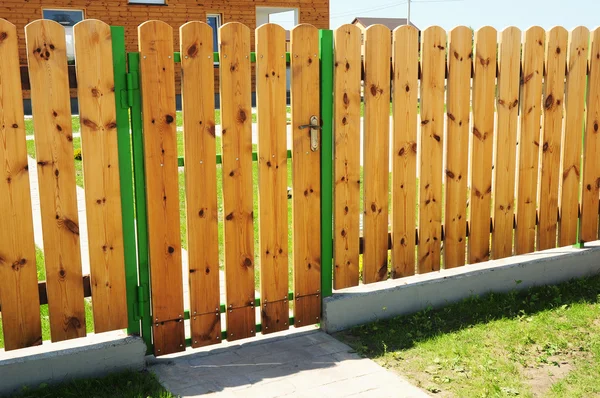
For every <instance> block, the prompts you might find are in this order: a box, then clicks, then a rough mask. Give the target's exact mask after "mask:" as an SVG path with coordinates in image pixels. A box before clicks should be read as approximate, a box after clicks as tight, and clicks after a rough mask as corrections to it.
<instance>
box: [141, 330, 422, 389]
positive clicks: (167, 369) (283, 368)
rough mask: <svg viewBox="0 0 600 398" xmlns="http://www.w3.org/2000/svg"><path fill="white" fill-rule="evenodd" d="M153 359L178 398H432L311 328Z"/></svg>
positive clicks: (152, 368) (157, 371)
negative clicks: (206, 397) (202, 397)
mask: <svg viewBox="0 0 600 398" xmlns="http://www.w3.org/2000/svg"><path fill="white" fill-rule="evenodd" d="M219 347H220V348H214V346H213V348H208V347H207V348H205V349H200V350H193V351H192V350H189V349H188V351H187V352H185V353H182V354H177V355H173V356H169V357H162V358H158V359H156V358H153V359H152V360H151V364H150V365H151V366H150V368H149V370H150V371H152V372H154V373H155V374H156V375H157V377H158V379H159V381H160V382H161V384H162V385H163V386H164V387H165V388H166V389H168V390H169V391H171V392H172V393H173V394H175V395H179V396H181V397H199V396H204V395H207V396H209V397H215V398H225V397H244V398H252V397H260V398H269V397H307V398H318V397H327V398H335V397H377V398H385V397H396V398H402V397H427V396H428V395H427V394H425V393H424V392H423V391H421V390H419V389H418V388H417V387H415V386H413V385H411V384H410V383H408V382H407V381H406V380H404V379H403V378H401V377H400V376H398V375H396V374H395V373H392V372H389V371H387V370H386V369H384V368H382V367H380V366H379V365H377V364H376V363H375V362H373V361H371V360H370V359H366V358H361V357H360V356H358V355H357V354H355V353H353V351H352V349H351V348H350V347H348V346H347V345H345V344H343V343H341V342H339V341H338V340H336V339H334V338H333V337H331V336H329V335H328V334H326V333H324V332H322V331H319V330H314V329H310V328H302V329H291V330H289V331H287V332H281V333H278V334H273V335H269V336H257V337H256V338H255V339H252V340H249V341H248V342H246V343H227V342H225V343H223V344H222V345H220V346H219Z"/></svg>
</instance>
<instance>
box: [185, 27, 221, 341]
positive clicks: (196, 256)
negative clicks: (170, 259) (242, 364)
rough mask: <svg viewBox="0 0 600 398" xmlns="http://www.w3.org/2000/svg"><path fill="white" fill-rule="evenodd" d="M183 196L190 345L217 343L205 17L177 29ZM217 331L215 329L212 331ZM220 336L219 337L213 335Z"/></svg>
mask: <svg viewBox="0 0 600 398" xmlns="http://www.w3.org/2000/svg"><path fill="white" fill-rule="evenodd" d="M179 36H180V39H181V48H180V52H181V55H182V57H181V70H182V73H183V76H182V81H181V90H182V103H183V142H184V157H185V195H186V197H185V199H186V209H187V219H186V220H187V242H188V258H189V264H188V272H189V285H190V316H191V317H192V320H193V318H194V317H200V318H201V319H203V321H200V322H193V321H192V322H190V325H191V329H192V347H194V348H196V347H202V346H205V345H209V344H214V343H219V342H220V341H221V340H220V337H221V336H220V330H221V317H220V316H218V317H215V315H214V314H215V313H219V311H218V310H219V306H220V302H221V299H220V292H219V239H218V217H219V214H218V213H219V209H218V207H217V165H216V163H215V162H214V161H213V159H215V157H216V153H217V147H216V142H215V100H214V95H213V94H212V93H213V91H214V78H213V75H214V60H213V51H214V49H213V41H212V40H213V32H212V28H211V27H210V26H209V25H208V24H206V23H204V22H188V23H186V24H185V25H183V26H182V27H181V28H180V29H179ZM215 330H216V331H217V332H219V333H216V332H215ZM217 337H218V338H217Z"/></svg>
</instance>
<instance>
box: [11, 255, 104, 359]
mask: <svg viewBox="0 0 600 398" xmlns="http://www.w3.org/2000/svg"><path fill="white" fill-rule="evenodd" d="M44 264H45V263H44V253H43V252H42V251H41V250H40V249H39V248H38V247H36V248H35V265H36V267H37V277H38V281H43V280H45V279H46V268H45V265H44ZM84 304H85V324H86V331H87V332H88V333H92V332H93V331H94V316H93V313H92V304H91V303H90V301H89V300H87V299H86V300H84ZM40 316H41V320H42V339H43V340H44V341H45V340H50V316H49V314H48V304H44V305H40ZM0 348H4V330H3V327H2V322H0Z"/></svg>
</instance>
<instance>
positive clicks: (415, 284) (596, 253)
mask: <svg viewBox="0 0 600 398" xmlns="http://www.w3.org/2000/svg"><path fill="white" fill-rule="evenodd" d="M598 273H600V241H595V242H589V243H586V248H584V249H576V248H572V247H563V248H558V249H552V250H546V251H542V252H537V253H532V254H526V255H521V256H514V257H510V258H506V259H502V260H493V261H488V262H485V263H480V264H474V265H466V266H464V267H460V268H454V269H449V270H442V271H440V272H434V273H429V274H424V275H415V276H411V277H407V278H402V279H396V280H388V281H385V282H379V283H373V284H369V285H360V286H357V287H352V288H348V289H342V290H337V291H335V292H334V293H333V296H331V297H328V298H326V299H324V300H323V318H322V321H321V327H322V328H323V329H324V330H325V331H327V332H328V333H333V332H337V331H340V330H343V329H347V328H350V327H352V326H356V325H360V324H364V323H369V322H373V321H376V320H379V319H386V318H391V317H394V316H398V315H406V314H411V313H415V312H418V311H421V310H423V309H425V308H427V307H433V308H436V307H442V306H445V305H447V304H450V303H453V302H457V301H460V300H462V299H464V298H467V297H470V296H473V295H482V294H486V293H491V292H508V291H511V290H521V289H526V288H528V287H531V286H539V285H549V284H556V283H560V282H564V281H568V280H570V279H573V278H580V277H584V276H589V275H593V274H598Z"/></svg>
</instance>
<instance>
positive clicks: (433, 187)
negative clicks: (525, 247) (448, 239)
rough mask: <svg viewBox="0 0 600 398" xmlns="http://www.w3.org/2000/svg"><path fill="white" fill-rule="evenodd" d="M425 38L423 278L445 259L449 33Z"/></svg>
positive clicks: (435, 31) (434, 31) (434, 30)
mask: <svg viewBox="0 0 600 398" xmlns="http://www.w3.org/2000/svg"><path fill="white" fill-rule="evenodd" d="M421 37H422V42H421V134H420V143H421V147H420V148H419V150H418V157H419V169H420V179H419V250H418V253H419V257H418V270H419V273H420V274H423V273H426V272H431V271H438V270H439V269H440V259H441V253H440V250H441V238H442V151H443V135H444V91H445V88H444V84H445V72H446V58H445V54H446V31H444V30H443V29H442V28H440V27H439V26H432V27H429V28H427V29H426V30H425V31H423V32H421Z"/></svg>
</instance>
